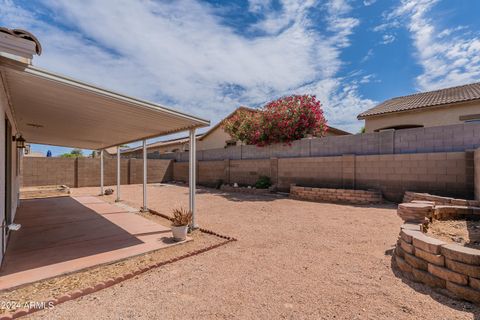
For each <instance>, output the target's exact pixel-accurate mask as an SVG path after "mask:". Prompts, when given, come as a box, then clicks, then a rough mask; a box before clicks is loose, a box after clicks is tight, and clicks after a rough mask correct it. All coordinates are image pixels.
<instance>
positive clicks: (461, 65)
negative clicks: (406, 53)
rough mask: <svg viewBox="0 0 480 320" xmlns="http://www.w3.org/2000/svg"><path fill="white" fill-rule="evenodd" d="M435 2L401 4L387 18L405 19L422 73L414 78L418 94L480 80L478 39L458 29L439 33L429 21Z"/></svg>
mask: <svg viewBox="0 0 480 320" xmlns="http://www.w3.org/2000/svg"><path fill="white" fill-rule="evenodd" d="M437 2H438V1H437V0H404V1H402V4H401V5H400V6H398V7H397V8H396V9H395V10H394V11H393V12H392V13H391V14H390V15H389V16H388V17H387V18H388V19H389V20H395V19H406V21H407V27H408V30H409V31H410V33H411V37H412V39H413V42H414V45H415V48H416V58H417V59H418V63H419V64H420V65H421V66H422V68H423V72H422V74H420V75H419V76H418V77H417V79H416V80H417V84H418V86H419V89H421V90H434V89H438V88H443V87H449V86H455V85H461V84H465V83H470V82H476V81H478V80H479V79H480V38H479V37H478V36H469V35H468V33H463V34H461V35H456V34H455V32H456V31H459V30H463V29H465V27H464V26H459V27H455V28H450V29H441V28H440V27H438V25H436V24H435V23H434V22H433V20H432V19H430V18H429V14H430V13H431V10H432V8H433V7H434V6H435V4H436V3H437Z"/></svg>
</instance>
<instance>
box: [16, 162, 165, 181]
mask: <svg viewBox="0 0 480 320" xmlns="http://www.w3.org/2000/svg"><path fill="white" fill-rule="evenodd" d="M147 164H148V168H147V172H148V175H147V178H148V182H149V183H155V182H166V181H171V180H172V179H173V163H172V160H159V159H148V162H147ZM120 167H121V173H120V181H121V183H122V184H138V183H142V182H143V160H141V159H121V163H120ZM116 183H117V160H116V159H109V158H106V159H104V184H105V185H106V186H108V185H115V184H116ZM45 185H67V186H69V187H94V186H99V185H100V159H92V158H77V159H68V158H30V157H24V158H23V163H22V186H24V187H32V186H45Z"/></svg>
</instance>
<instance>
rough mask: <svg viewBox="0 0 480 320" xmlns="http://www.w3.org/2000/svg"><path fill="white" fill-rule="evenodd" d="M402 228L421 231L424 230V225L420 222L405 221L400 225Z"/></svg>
mask: <svg viewBox="0 0 480 320" xmlns="http://www.w3.org/2000/svg"><path fill="white" fill-rule="evenodd" d="M400 229H402V230H403V229H406V230H413V231H420V230H422V225H421V224H420V223H404V224H402V225H401V226H400Z"/></svg>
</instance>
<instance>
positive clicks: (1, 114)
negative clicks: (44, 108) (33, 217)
mask: <svg viewBox="0 0 480 320" xmlns="http://www.w3.org/2000/svg"><path fill="white" fill-rule="evenodd" d="M5 118H8V119H9V121H10V123H11V125H12V134H13V135H15V134H16V133H17V131H16V128H15V121H13V116H12V113H11V111H10V108H9V107H8V102H7V96H6V94H5V88H4V87H3V85H2V83H1V82H0V182H1V183H0V208H1V210H0V212H1V215H0V222H1V224H2V225H3V224H4V223H5V214H4V213H5V182H4V181H5V142H6V139H11V137H6V136H5ZM17 152H18V151H17V148H16V145H15V143H12V152H11V153H12V168H11V170H12V202H11V208H12V214H13V219H15V213H16V211H17V206H18V192H19V187H20V175H17V161H16V160H17V156H18V157H20V154H17ZM4 231H5V229H2V232H4ZM1 236H2V237H3V234H2V235H1ZM2 258H3V250H0V262H1V260H2Z"/></svg>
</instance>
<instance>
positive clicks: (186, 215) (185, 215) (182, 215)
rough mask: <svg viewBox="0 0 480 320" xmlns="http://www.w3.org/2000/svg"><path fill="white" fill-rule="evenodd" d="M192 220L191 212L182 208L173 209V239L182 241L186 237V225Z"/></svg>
mask: <svg viewBox="0 0 480 320" xmlns="http://www.w3.org/2000/svg"><path fill="white" fill-rule="evenodd" d="M191 222H192V212H191V211H189V210H186V209H183V208H180V209H174V210H173V219H172V234H173V240H175V241H183V240H185V239H186V238H187V232H188V226H189V225H190V223H191Z"/></svg>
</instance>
